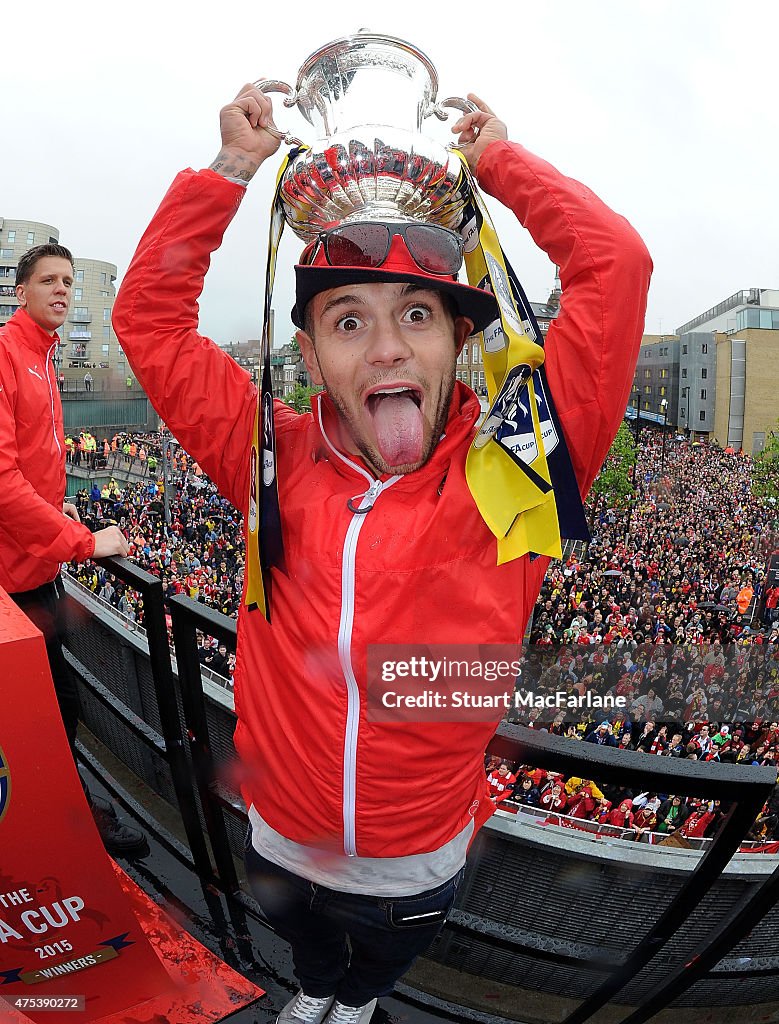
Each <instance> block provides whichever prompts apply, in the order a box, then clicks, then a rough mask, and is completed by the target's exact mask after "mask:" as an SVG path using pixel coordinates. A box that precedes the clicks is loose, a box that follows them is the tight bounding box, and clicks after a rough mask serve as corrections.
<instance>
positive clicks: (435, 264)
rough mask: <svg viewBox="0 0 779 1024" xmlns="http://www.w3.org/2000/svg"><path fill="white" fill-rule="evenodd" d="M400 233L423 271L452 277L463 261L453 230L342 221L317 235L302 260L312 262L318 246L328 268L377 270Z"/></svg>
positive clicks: (425, 225) (460, 245)
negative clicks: (308, 255) (308, 254)
mask: <svg viewBox="0 0 779 1024" xmlns="http://www.w3.org/2000/svg"><path fill="white" fill-rule="evenodd" d="M395 235H400V236H401V237H402V239H403V241H404V242H405V244H406V248H407V249H408V252H409V255H410V256H411V258H412V259H413V260H414V262H415V263H416V265H417V266H418V267H419V269H420V270H422V271H424V272H425V273H426V274H434V275H437V276H441V277H445V276H446V277H453V276H455V275H456V274H457V272H458V271H459V270H460V267H461V266H462V263H463V240H462V238H461V237H460V235H458V234H457V232H456V231H450V230H449V228H444V227H441V226H439V225H437V224H419V223H399V224H391V223H390V224H385V223H384V222H383V221H361V222H359V223H355V224H342V225H340V226H338V227H335V228H330V229H329V230H327V231H322V232H321V233H320V234H319V235H318V236H317V243H318V244H317V245H315V246H314V247H313V249H312V251H311V255H310V257H309V258H308V259H306V260H305V262H306V263H307V264H308V265H311V264H313V262H314V260H315V259H316V256H317V255H318V253H319V249H320V247H321V248H323V249H324V254H325V259H326V260H327V262H328V264H329V265H330V266H331V267H360V268H364V269H369V270H376V269H378V268H379V267H381V266H383V265H384V263H385V261H386V259H387V256H388V255H389V251H390V248H391V246H392V239H393V238H394V237H395Z"/></svg>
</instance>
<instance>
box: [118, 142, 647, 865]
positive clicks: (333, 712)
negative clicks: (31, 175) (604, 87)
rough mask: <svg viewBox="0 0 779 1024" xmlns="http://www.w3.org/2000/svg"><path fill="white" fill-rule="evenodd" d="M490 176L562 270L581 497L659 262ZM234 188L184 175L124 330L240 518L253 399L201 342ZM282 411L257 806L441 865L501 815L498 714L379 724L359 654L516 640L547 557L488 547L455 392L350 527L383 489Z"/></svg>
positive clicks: (253, 631) (551, 344) (247, 704)
mask: <svg viewBox="0 0 779 1024" xmlns="http://www.w3.org/2000/svg"><path fill="white" fill-rule="evenodd" d="M478 176H479V182H480V184H481V186H482V187H483V188H484V189H485V190H486V191H488V192H489V193H491V194H493V195H495V196H496V197H497V198H499V199H500V200H501V201H502V202H504V203H505V204H507V205H508V206H510V207H511V209H512V210H513V211H514V212H515V214H516V215H517V217H518V218H519V220H520V221H521V222H522V223H523V224H525V226H526V227H527V228H528V230H529V231H530V233H531V235H532V236H533V238H534V239H535V241H536V242H537V244H538V245H539V246H540V247H541V248H542V249H544V250H545V251H546V252H547V253H548V254H549V257H550V259H551V260H552V262H553V263H556V264H557V265H558V266H559V267H560V277H561V281H562V285H563V299H562V308H561V312H560V315H559V317H558V318H557V320H556V321H555V322H554V323H553V325H552V326H551V327H550V330H549V333H548V336H547V340H546V353H547V355H546V365H547V369H548V377H549V383H550V386H551V390H552V393H553V395H554V398H555V401H556V404H557V409H558V412H559V414H560V418H561V421H562V425H563V428H564V431H565V434H566V437H567V441H568V446H569V450H570V452H571V457H572V460H573V465H574V469H575V471H576V474H577V479H578V481H579V485H580V487H581V489H582V492H586V490H587V489H588V487H589V486H590V484H591V482H592V480H593V478H594V476H595V475H596V473H597V471H598V469H599V468H600V465H601V463H602V461H603V459H604V457H605V455H606V453H607V451H608V448H609V445H610V442H611V439H612V437H613V435H614V433H615V432H616V430H617V427H618V425H619V422H620V420H621V419H622V417H623V415H624V412H625V409H626V407H627V402H628V395H629V391H630V385H631V380H632V375H633V367H634V364H635V359H636V354H637V350H638V345H639V340H640V337H641V333H642V330H643V321H644V311H645V304H646V292H647V287H648V283H649V275H650V272H651V262H650V259H649V256H648V254H647V252H646V249H645V247H644V245H643V243H642V242H641V239H640V238H639V237H638V235H637V234H636V233H635V231H634V230H633V229H632V228H631V227H630V225H629V224H628V223H627V222H626V221H625V220H624V219H623V218H622V217H620V216H618V215H616V214H614V213H613V212H612V211H611V210H609V209H608V208H607V207H605V206H604V205H603V203H601V202H600V200H599V199H597V197H596V196H594V195H593V194H592V192H590V191H589V189H587V188H585V187H584V186H583V185H581V184H580V183H579V182H576V181H573V180H571V179H568V178H565V177H563V176H562V175H561V174H560V173H559V172H558V171H556V170H555V169H554V168H553V167H551V166H550V165H549V164H547V163H545V162H544V161H543V160H540V159H538V158H537V157H535V156H532V155H531V154H530V153H528V152H527V151H526V150H524V149H523V148H522V147H521V146H518V145H516V144H513V143H507V142H495V143H493V144H492V145H491V146H490V147H489V148H488V149H487V150H486V151H485V153H484V154H483V156H482V157H481V160H480V162H479V167H478ZM243 194H244V189H243V188H241V186H239V185H235V184H232V183H230V182H228V181H226V180H225V179H223V178H221V177H219V176H218V175H216V174H214V173H213V172H211V171H201V172H199V173H196V172H194V171H185V172H183V173H182V174H180V175H179V176H178V178H177V179H176V180H175V182H174V183H173V185H172V187H171V189H170V190H169V192H168V194H167V195H166V196H165V198H164V200H163V202H162V205H161V206H160V208H159V210H158V211H157V213H156V215H155V217H154V219H153V220H152V223H151V225H150V226H149V228H148V229H147V231H146V233H145V234H144V236H143V238H142V239H141V242H140V244H139V246H138V249H137V251H136V254H135V256H134V258H133V261H132V264H131V266H130V269H129V270H128V272H127V275H126V277H125V279H124V283H123V285H122V288H121V290H120V292H119V295H118V297H117V300H116V304H115V306H114V325H115V328H116V332H117V334H118V336H119V338H120V339H121V343H122V346H123V348H124V350H125V352H126V353H127V355H128V357H129V359H130V361H131V363H132V366H133V369H134V371H135V373H136V375H137V377H138V379H139V380H140V382H141V384H142V385H143V387H144V388H145V389H146V392H147V393H148V395H149V396H150V398H151V400H152V402H153V403H154V405H155V407H156V409H157V410H158V412H159V413H160V415H161V416H162V417H163V418H164V420H165V422H166V423H167V424H168V426H169V427H170V428H171V430H172V431H173V433H174V434H175V436H176V437H177V438H178V440H179V441H180V442H181V443H182V445H183V446H184V447H185V448H186V449H187V451H189V452H190V453H191V454H192V456H193V457H194V458H196V459H197V461H198V462H199V463H200V464H201V465H202V467H203V469H204V470H205V471H206V472H207V473H208V474H209V476H210V477H211V478H212V479H213V480H214V481H215V482H216V483H217V485H218V486H219V489H220V490H221V492H222V493H223V494H224V495H225V496H226V497H228V498H229V499H230V500H231V501H232V502H233V503H234V504H235V505H236V506H237V507H238V508H240V509H241V510H242V511H243V512H244V515H245V514H246V508H247V492H248V484H249V449H250V446H251V439H252V425H253V421H254V415H255V406H256V399H257V395H256V390H255V388H254V386H253V385H252V383H251V380H250V378H249V375H248V374H247V373H246V372H245V371H244V370H242V369H241V368H240V367H238V366H237V364H236V363H235V362H234V361H233V360H232V359H231V358H230V357H229V356H228V355H226V354H225V353H224V352H223V351H221V350H220V349H219V348H218V347H217V346H216V345H214V344H213V343H212V342H210V341H209V340H208V339H206V338H203V337H202V336H200V335H199V334H198V332H197V322H198V319H197V299H198V296H199V295H200V292H201V290H202V285H203V278H204V276H205V273H206V270H207V269H208V264H209V258H210V254H211V253H212V252H213V251H214V250H215V249H217V248H218V247H219V245H220V243H221V240H222V236H223V234H224V231H225V229H226V228H227V226H228V224H229V223H230V220H231V219H232V217H233V215H234V213H235V211H236V209H237V208H238V206H239V204H240V202H241V199H242V197H243ZM509 249H510V246H509ZM276 413H277V423H276V429H277V446H278V464H277V470H278V480H279V495H280V504H281V511H282V519H283V528H284V542H285V552H286V558H287V567H288V574H287V575H283V574H281V573H279V572H275V571H274V576H273V624H272V625H269V624H268V623H267V622H266V621H265V619H264V617H263V615H262V613H261V612H259V611H250V612H247V611H246V609H242V611H241V613H240V615H239V620H238V660H237V664H236V671H235V706H236V712H237V715H238V725H237V728H236V732H235V743H236V747H237V749H238V751H239V753H240V755H241V757H242V760H243V763H244V776H243V794H244V797H245V799H246V801H247V803H253V804H254V805H255V806H256V808H257V810H258V811H259V812H260V814H261V816H262V817H263V819H264V820H265V821H266V822H267V823H268V824H269V825H271V826H272V827H273V828H274V829H275V830H276V831H277V832H280V833H281V834H282V835H284V836H286V837H287V838H289V839H291V840H293V841H295V842H297V843H301V844H304V845H308V846H313V847H321V848H324V849H328V850H334V851H342V852H344V853H346V854H350V855H353V854H355V853H356V854H358V855H362V856H370V857H395V856H405V855H410V854H418V853H425V852H429V851H433V850H437V849H438V848H439V847H441V846H442V845H443V844H444V843H446V842H448V841H449V840H450V839H452V838H453V837H454V836H455V835H457V834H458V833H459V832H460V831H461V830H462V829H463V828H464V827H465V826H466V825H467V824H468V822H470V821H471V820H475V823H476V825H477V826H478V825H479V824H481V823H482V822H483V821H484V820H485V819H486V818H487V817H488V816H489V815H490V813H491V812H492V810H493V809H494V804H492V802H491V801H490V800H489V799H488V788H487V780H486V778H485V774H484V768H483V757H484V749H485V746H486V744H487V742H488V741H489V739H490V736H491V735H492V733H493V732H494V729H495V726H496V725H497V721H498V719H499V717H500V715H499V714H496V718H495V720H494V721H492V722H487V723H485V722H470V723H468V722H466V723H456V724H453V723H441V724H432V725H431V724H429V723H426V724H415V723H404V724H391V725H387V724H377V723H373V722H369V721H368V719H367V716H366V688H365V679H366V648H367V645H368V644H371V643H386V644H393V643H395V644H401V643H403V644H408V643H426V644H437V643H463V642H469V641H473V642H480V643H498V642H500V643H514V642H517V641H518V639H519V638H521V636H522V634H523V629H524V626H525V623H526V621H527V618H528V615H529V614H530V611H531V609H532V606H533V603H534V601H535V598H536V595H537V594H538V590H539V587H540V584H541V580H542V578H543V575H544V572H545V570H546V566H547V564H548V559H545V558H538V559H536V560H535V561H534V562H533V563H531V562H530V560H529V559H528V558H527V557H525V558H522V559H519V560H516V561H514V562H510V563H508V564H506V565H502V566H498V565H496V542H495V539H494V537H493V536H492V534H491V533H490V532H489V531H488V529H487V527H486V526H485V525H484V523H483V521H482V520H481V517H480V516H479V513H478V511H477V509H476V506H475V504H474V502H473V499H472V498H471V495H470V493H469V491H468V487H467V484H466V480H465V456H466V452H467V450H468V447H469V444H470V441H471V439H472V437H473V435H474V427H475V424H476V421H477V419H478V418H479V415H480V409H479V403H478V401H477V399H476V397H475V395H474V394H473V392H471V391H470V390H469V389H468V388H467V387H465V386H464V385H462V384H458V385H457V387H456V389H455V392H454V397H453V401H452V407H451V412H450V415H449V420H448V423H447V426H446V433H445V437H444V439H443V440H442V441H441V443H440V444H439V445H438V447H437V448H436V450H435V452H434V454H433V456H432V458H431V459H430V461H429V462H428V463H427V464H426V465H425V466H424V467H423V468H421V469H420V470H418V471H417V472H415V473H411V474H408V475H406V476H404V477H402V478H400V479H399V480H398V481H397V482H395V483H392V484H391V486H387V487H386V488H384V489H382V488H381V487H377V488H376V489H375V490H378V495H377V497H376V500H375V503H374V505H373V508H372V509H371V511H370V512H369V513H368V514H367V515H359V516H355V515H354V514H353V513H352V512H351V511H350V510H349V508H348V506H347V502H348V501H349V499H350V498H354V497H355V496H357V495H360V494H363V493H364V492H366V491H367V490H368V488H369V486H370V485H371V484H372V483H373V477H372V476H371V474H370V472H369V471H368V470H367V469H366V468H365V466H363V465H362V464H360V463H358V462H356V461H353V460H351V459H349V458H347V457H346V456H345V455H344V454H342V453H340V452H338V451H337V450H336V449H335V447H334V445H333V442H332V439H331V433H332V432H330V433H329V432H328V422H332V417H333V415H334V412H333V409H332V406H331V404H330V402H329V400H328V399H327V398H326V397H324V396H320V400H319V401H317V402H315V407H314V413H313V415H303V416H298V415H297V414H296V413H294V412H293V411H292V410H291V409H289V408H288V407H286V406H284V405H281V404H280V403H277V407H276ZM444 477H445V478H446V479H445V483H444V484H443V486H441V484H442V481H443V480H444ZM292 764H294V766H295V770H296V771H297V772H299V773H300V774H302V775H303V776H305V777H308V778H310V779H311V780H312V785H310V786H309V787H308V788H307V790H306V792H305V793H304V794H302V795H301V797H300V798H299V799H296V800H295V801H290V800H289V797H288V787H287V785H286V781H285V780H286V779H287V778H288V775H289V771H290V766H291V765H292ZM444 766H445V767H444ZM420 777H423V778H425V779H426V780H427V781H426V784H425V785H424V786H420V785H419V779H420Z"/></svg>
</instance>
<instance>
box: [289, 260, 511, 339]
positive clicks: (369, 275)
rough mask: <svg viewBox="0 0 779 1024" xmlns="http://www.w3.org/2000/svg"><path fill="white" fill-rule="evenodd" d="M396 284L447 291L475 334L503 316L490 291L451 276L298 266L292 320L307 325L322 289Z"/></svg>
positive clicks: (359, 268) (299, 325)
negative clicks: (309, 311) (313, 302)
mask: <svg viewBox="0 0 779 1024" xmlns="http://www.w3.org/2000/svg"><path fill="white" fill-rule="evenodd" d="M374 281H375V282H379V283H382V282H385V283H388V284H389V283H392V282H395V281H399V282H403V283H406V282H407V283H410V284H419V285H421V286H422V287H424V288H432V289H435V290H436V291H441V292H446V294H447V295H451V297H452V299H453V300H454V304H455V308H456V309H457V312H458V313H459V314H460V316H467V317H468V319H469V320H472V321H473V333H474V334H476V333H478V332H479V331H483V330H484V328H485V327H487V326H489V324H491V323H492V322H493V320H497V318H498V316H499V312H498V303H497V301H496V300H495V297H494V296H493V295H491V294H490V292H487V291H484V290H483V289H482V288H473V287H472V286H471V285H467V284H460V282H459V281H454V280H452V279H451V278H435V277H432V276H430V275H428V274H407V273H402V274H396V273H392V272H391V271H387V270H366V269H363V268H361V267H309V266H302V265H300V264H298V265H297V266H296V267H295V286H296V287H295V305H294V306H293V307H292V314H291V316H292V323H293V324H294V325H295V326H296V327H300V328H302V327H303V317H304V315H305V311H306V306H307V305H308V304H309V302H310V301H311V300H312V299H313V298H314V296H315V295H318V294H319V293H320V292H326V291H329V290H330V289H331V288H343V287H344V286H345V285H348V284H370V283H371V282H374Z"/></svg>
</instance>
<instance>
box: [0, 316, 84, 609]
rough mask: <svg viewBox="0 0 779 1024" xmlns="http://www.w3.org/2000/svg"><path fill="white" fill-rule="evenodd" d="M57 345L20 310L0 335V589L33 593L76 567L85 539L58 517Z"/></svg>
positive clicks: (77, 526)
mask: <svg viewBox="0 0 779 1024" xmlns="http://www.w3.org/2000/svg"><path fill="white" fill-rule="evenodd" d="M57 344H58V338H57V336H56V335H51V334H47V332H46V331H44V330H43V328H42V327H39V326H38V324H36V323H35V321H34V320H33V319H32V317H30V316H29V314H28V313H27V312H26V310H24V309H20V310H17V312H16V313H14V315H13V316H12V317H11V319H10V320H9V321H8V323H7V324H6V325H5V327H3V328H2V329H0V587H2V588H3V589H4V590H7V591H9V592H10V593H15V592H18V591H22V590H33V589H34V588H35V587H39V586H41V585H42V584H43V583H48V582H50V581H51V580H53V579H54V577H55V576H56V575H57V572H58V571H59V567H60V563H61V562H66V561H70V559H72V558H75V559H78V561H80V562H83V561H84V559H86V558H89V557H90V556H91V555H92V553H93V552H94V550H95V540H94V537H93V535H92V533H91V532H90V531H89V530H88V529H87V528H86V526H82V525H81V523H76V522H74V521H73V520H72V519H68V518H67V517H66V516H64V515H63V514H62V502H63V500H64V497H65V435H64V432H63V427H62V404H61V402H60V396H59V391H58V389H57V381H56V377H55V374H54V367H53V366H52V362H51V357H52V353H53V352H54V349H55V347H56V345H57Z"/></svg>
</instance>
